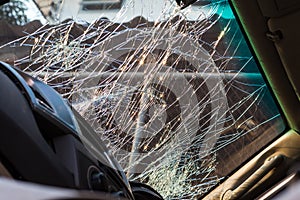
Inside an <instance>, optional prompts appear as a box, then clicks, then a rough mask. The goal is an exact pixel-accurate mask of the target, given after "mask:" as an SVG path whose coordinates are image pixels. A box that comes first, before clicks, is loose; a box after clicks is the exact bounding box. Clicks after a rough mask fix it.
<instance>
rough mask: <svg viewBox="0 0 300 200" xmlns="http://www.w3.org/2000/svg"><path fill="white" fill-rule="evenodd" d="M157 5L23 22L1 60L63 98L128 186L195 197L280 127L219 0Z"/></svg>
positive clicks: (4, 46) (129, 5) (254, 66)
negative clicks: (92, 15)
mask: <svg viewBox="0 0 300 200" xmlns="http://www.w3.org/2000/svg"><path fill="white" fill-rule="evenodd" d="M156 1H157V0H156ZM156 1H155V2H154V1H153V2H152V1H142V0H139V1H138V0H136V1H135V0H128V1H123V2H124V3H123V6H122V8H120V9H119V10H117V12H116V10H114V11H113V12H115V14H114V13H113V12H110V13H109V14H107V16H105V12H103V13H104V14H103V16H101V17H100V18H98V19H97V20H95V21H92V22H84V21H83V20H78V19H77V20H76V21H74V20H65V21H63V22H60V23H57V24H55V25H49V24H46V25H42V24H40V23H37V22H32V23H29V24H27V25H25V26H24V27H27V28H23V29H22V31H23V32H22V34H21V35H18V38H16V39H14V40H12V41H7V42H5V43H4V44H1V48H0V51H1V52H4V53H2V55H1V60H3V61H7V62H11V63H13V64H14V65H15V66H17V67H19V68H21V69H23V70H24V71H26V72H28V73H30V74H31V75H33V76H35V77H38V78H39V79H41V80H43V81H44V82H46V83H47V84H49V85H51V86H52V87H54V88H55V89H56V90H57V91H58V92H60V93H61V94H62V96H63V97H64V98H66V99H68V100H69V101H70V102H71V104H72V106H73V107H74V108H75V109H76V110H77V111H78V112H79V113H80V114H81V115H82V116H84V118H85V119H86V120H87V121H88V122H89V123H90V124H91V125H92V126H93V128H94V129H95V130H96V132H97V134H98V135H97V137H99V139H102V140H103V141H105V143H106V144H107V146H108V147H109V149H110V150H111V153H112V154H113V155H114V156H115V157H116V159H117V160H118V161H119V162H120V164H121V165H122V167H123V168H124V170H125V172H126V174H127V176H128V178H129V179H130V180H139V181H141V182H144V183H146V184H149V185H151V186H152V187H153V188H155V189H156V190H157V191H158V192H160V193H161V194H162V195H163V196H164V198H166V199H192V198H196V197H198V198H199V197H201V196H203V195H204V194H206V193H207V192H209V191H210V190H211V189H212V188H213V187H214V186H216V185H217V184H219V183H220V182H222V180H224V179H225V178H226V176H228V175H230V174H231V173H232V172H233V171H234V170H235V169H236V168H237V167H239V166H240V165H241V164H242V163H243V162H245V161H246V160H247V159H249V158H250V157H251V156H253V155H254V154H255V153H256V152H257V151H258V150H260V149H261V148H262V147H264V146H265V145H266V144H268V143H269V142H270V141H272V140H273V139H274V138H275V137H277V136H278V135H279V134H280V133H281V132H282V131H283V130H284V128H285V126H284V122H283V119H282V118H281V116H280V114H279V111H278V109H277V107H276V104H275V103H274V101H273V98H272V95H271V94H270V92H269V89H268V87H267V85H266V83H265V81H264V79H263V77H262V75H261V74H260V72H259V70H258V68H257V64H256V62H255V59H254V58H253V56H252V54H251V52H250V50H249V48H248V45H247V43H246V41H245V39H244V37H243V35H242V33H241V31H240V29H239V27H238V23H237V21H236V19H235V17H234V15H233V13H232V12H231V9H230V7H229V4H228V2H227V1H198V2H196V4H194V5H192V6H189V7H188V8H186V9H184V10H181V9H180V8H179V7H178V6H177V5H176V3H175V1H174V2H173V1H167V0H161V1H157V2H156ZM146 2H148V3H146ZM151 2H152V3H151ZM156 3H157V4H156ZM158 5H159V6H161V7H159V8H158ZM111 13H113V14H114V17H111V16H110V15H111ZM28 27H34V28H31V29H30V30H29V29H28Z"/></svg>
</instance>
